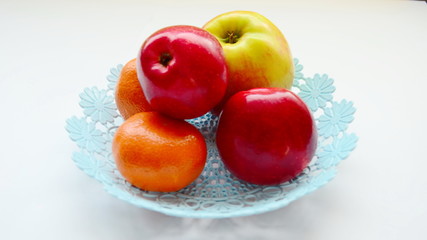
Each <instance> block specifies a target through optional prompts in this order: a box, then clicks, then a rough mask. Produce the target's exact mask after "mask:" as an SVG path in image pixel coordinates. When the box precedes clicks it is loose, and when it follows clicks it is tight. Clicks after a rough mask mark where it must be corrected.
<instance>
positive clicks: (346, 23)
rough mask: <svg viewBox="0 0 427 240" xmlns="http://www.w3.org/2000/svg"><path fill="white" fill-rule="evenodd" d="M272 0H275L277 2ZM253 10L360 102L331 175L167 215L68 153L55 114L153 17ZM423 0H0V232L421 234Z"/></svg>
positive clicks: (44, 235) (67, 110)
mask: <svg viewBox="0 0 427 240" xmlns="http://www.w3.org/2000/svg"><path fill="white" fill-rule="evenodd" d="M279 2H282V3H279ZM236 9H243V10H253V11H257V12H260V13H262V14H263V15H265V16H266V17H268V18H269V19H270V20H272V21H273V22H274V23H275V24H276V25H277V26H278V27H279V28H280V29H281V30H282V31H283V32H284V34H285V35H286V37H287V39H288V41H289V43H290V45H291V49H292V51H293V55H294V56H295V57H298V58H299V59H300V61H301V63H302V64H303V65H304V67H305V69H304V73H305V75H307V76H310V75H312V74H314V73H327V74H328V75H330V76H331V77H332V78H333V79H335V86H336V87H337V90H336V93H335V96H336V98H337V99H342V98H346V99H349V100H352V101H353V102H354V104H355V106H356V108H357V113H356V115H355V117H356V119H355V121H354V123H353V124H352V125H351V127H350V131H352V132H355V133H357V135H358V136H359V143H358V146H357V148H356V150H355V151H354V152H353V153H352V154H351V155H350V157H349V158H348V159H347V160H345V161H344V162H343V163H342V164H341V165H340V166H339V173H338V175H337V177H336V178H335V179H334V180H333V181H332V182H331V183H329V184H328V185H326V186H325V187H323V188H321V189H320V190H318V191H316V192H314V193H312V194H310V195H308V196H306V197H304V198H302V199H300V200H298V201H296V202H294V203H292V204H290V205H289V206H287V207H285V208H282V209H280V210H277V211H274V212H270V213H266V214H261V215H256V216H249V217H241V218H233V219H222V220H209V219H190V218H175V217H169V216H165V215H162V214H160V213H156V212H151V211H148V210H145V209H140V208H137V207H134V206H133V205H130V204H128V203H126V202H123V201H121V200H118V199H116V198H115V197H113V196H111V195H109V194H108V193H106V192H104V190H103V189H102V186H101V185H100V184H99V183H98V182H96V181H95V180H93V179H91V178H89V177H87V176H86V175H85V174H84V173H83V172H81V171H80V170H78V169H77V167H76V166H75V165H74V163H73V162H72V160H71V153H72V152H73V151H75V150H77V147H76V145H75V144H74V143H73V142H72V141H71V140H70V139H69V138H68V134H67V133H66V131H65V129H64V126H65V120H66V119H67V118H69V117H70V116H72V115H81V110H80V108H79V106H78V102H79V97H78V95H79V93H80V92H81V91H82V90H83V89H84V88H85V87H90V86H99V87H105V86H106V80H105V76H106V75H107V74H108V71H109V68H110V67H112V66H115V65H116V64H118V63H125V62H127V61H128V60H129V59H131V58H134V57H135V54H136V51H137V49H138V48H139V46H140V45H141V43H142V42H143V40H144V39H145V38H146V37H147V36H148V35H149V34H151V33H152V32H154V31H155V30H157V29H159V28H162V27H166V26H169V25H175V24H190V25H196V26H202V25H203V24H204V23H205V22H206V21H208V20H209V19H210V18H212V17H214V16H216V15H218V14H220V13H223V12H226V11H231V10H236ZM426 63H427V4H426V3H425V2H423V1H353V2H350V1H322V2H320V1H304V3H302V1H301V2H298V1H293V2H289V1H277V3H276V2H275V1H269V0H263V1H259V0H256V1H240V0H234V1H230V0H227V1H225V0H217V1H212V2H202V1H200V2H197V1H179V2H178V1H176V2H175V1H171V0H162V1H142V0H139V1H126V3H125V1H116V0H115V1H83V0H77V1H11V0H1V1H0V100H1V101H0V104H1V105H0V106H1V114H2V115H1V118H0V129H1V131H0V161H1V165H0V179H1V181H0V196H1V197H0V239H5V240H6V239H44V240H47V239H79V240H84V239H104V240H106V239H127V240H131V239H316V240H320V239H328V240H331V239H427V232H426V227H427V174H426V168H427V155H426V153H425V151H426V149H427V140H426V135H427V127H426V124H427V114H426V110H427V109H426V103H427V100H426V98H427V94H426V93H427V90H426V89H427V64H426Z"/></svg>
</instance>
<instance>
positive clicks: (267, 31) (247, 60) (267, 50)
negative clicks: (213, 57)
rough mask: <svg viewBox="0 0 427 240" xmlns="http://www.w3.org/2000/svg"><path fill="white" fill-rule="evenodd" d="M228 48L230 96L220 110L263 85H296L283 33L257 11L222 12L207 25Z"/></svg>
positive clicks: (226, 50) (228, 95)
mask: <svg viewBox="0 0 427 240" xmlns="http://www.w3.org/2000/svg"><path fill="white" fill-rule="evenodd" d="M203 28H204V29H205V30H207V31H208V32H210V33H211V34H212V35H214V36H215V37H216V38H217V39H218V40H219V42H220V44H221V46H222V47H223V50H224V55H225V59H226V64H227V67H228V74H229V76H228V77H229V78H228V86H227V91H226V95H225V97H224V99H223V101H222V103H220V105H219V106H218V108H217V110H220V109H221V106H222V105H223V104H224V103H225V102H226V101H227V99H228V98H230V97H231V96H232V95H233V94H235V93H237V92H239V91H243V90H249V89H252V88H260V87H278V88H287V89H290V88H291V87H292V82H293V78H294V65H293V61H292V55H291V51H290V49H289V46H288V42H287V41H286V38H285V37H284V35H283V34H282V32H281V31H280V30H279V28H277V27H276V26H275V25H274V24H273V23H272V22H271V21H270V20H268V19H267V18H266V17H264V16H262V15H261V14H259V13H256V12H250V11H233V12H228V13H224V14H221V15H219V16H217V17H215V18H213V19H212V20H210V21H209V22H208V23H206V24H205V26H204V27H203Z"/></svg>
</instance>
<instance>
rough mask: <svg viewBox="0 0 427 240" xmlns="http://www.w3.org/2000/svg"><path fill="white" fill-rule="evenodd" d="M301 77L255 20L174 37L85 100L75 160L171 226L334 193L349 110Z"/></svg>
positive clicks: (218, 23)
mask: <svg viewBox="0 0 427 240" xmlns="http://www.w3.org/2000/svg"><path fill="white" fill-rule="evenodd" d="M301 70H302V65H300V64H299V63H298V60H296V59H293V58H292V56H291V51H290V48H289V45H288V42H287V40H286V39H285V37H284V35H283V34H282V32H281V31H280V30H279V29H278V28H277V27H276V26H275V25H274V24H273V23H272V22H271V21H269V20H268V19H267V18H265V17H264V16H262V15H261V14H259V13H256V12H248V11H234V12H228V13H224V14H221V15H219V16H217V17H215V18H213V19H212V20H210V21H209V22H207V23H206V24H205V25H204V26H203V27H196V26H189V25H176V26H168V27H165V28H163V29H160V30H158V31H157V32H155V33H153V34H152V35H151V36H149V37H148V38H147V39H146V40H145V42H144V43H143V44H142V47H141V48H140V49H139V51H137V54H136V58H135V59H132V60H130V61H129V62H128V63H127V64H126V65H125V66H121V65H119V66H118V67H117V68H113V69H112V70H111V75H110V76H108V77H107V79H108V81H109V82H110V84H109V89H108V90H98V89H97V88H91V89H90V88H87V89H85V91H84V92H83V93H82V94H81V95H80V98H81V102H80V105H81V106H82V108H83V109H84V114H85V116H86V117H85V118H77V117H72V118H70V119H68V120H67V126H66V129H67V131H68V132H69V134H70V137H71V139H72V140H73V141H75V142H76V143H77V145H78V146H79V147H80V152H75V153H74V154H73V160H74V161H75V163H76V164H77V165H78V167H79V168H81V169H82V170H83V171H85V172H86V173H87V174H89V175H90V176H92V177H94V178H96V179H98V180H99V181H101V182H102V183H103V184H104V187H105V189H106V190H107V191H108V192H110V193H112V194H113V195H115V196H117V197H119V198H121V199H123V200H126V201H128V202H131V203H133V204H135V205H138V206H141V207H145V208H148V209H151V210H155V211H159V212H163V213H166V214H169V215H175V216H186V217H231V216H242V215H249V214H255V213H261V212H265V211H270V210H273V209H277V208H279V207H283V206H286V205H287V204H288V203H290V202H291V201H293V200H295V199H297V198H299V197H301V196H303V195H305V194H307V193H309V192H311V191H314V190H315V189H317V188H318V187H320V186H322V185H324V184H326V183H327V182H328V181H330V180H331V179H332V178H333V177H334V176H335V166H336V165H337V164H338V163H339V162H340V160H342V159H344V158H346V157H347V156H348V155H349V153H350V152H351V151H352V150H353V149H354V147H355V144H356V142H357V137H356V136H355V135H354V134H349V133H346V130H347V127H348V125H349V123H350V122H351V121H353V114H354V112H355V108H354V107H353V104H352V102H349V101H346V100H343V101H341V102H335V101H333V97H332V93H333V92H334V91H335V88H334V86H333V80H332V79H331V78H329V77H328V76H327V75H325V74H324V75H319V74H316V75H315V76H314V77H313V78H306V77H304V76H303V74H302V72H301ZM117 110H118V111H117Z"/></svg>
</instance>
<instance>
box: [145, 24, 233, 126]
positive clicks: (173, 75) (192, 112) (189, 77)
mask: <svg viewBox="0 0 427 240" xmlns="http://www.w3.org/2000/svg"><path fill="white" fill-rule="evenodd" d="M137 73H138V79H139V81H140V83H141V87H142V89H143V91H144V94H145V96H146V98H147V101H148V102H149V103H150V105H151V107H152V108H153V109H154V110H156V111H159V112H161V113H164V114H166V115H169V116H171V117H174V118H181V119H188V118H195V117H199V116H201V115H203V114H205V113H206V112H208V111H210V110H211V109H212V108H213V107H214V106H215V105H217V104H218V103H219V102H220V101H221V99H222V98H223V97H224V94H225V91H226V88H227V82H228V80H227V65H226V63H225V58H224V54H223V50H222V47H221V45H220V44H219V42H218V40H217V39H216V38H215V37H213V36H212V35H211V34H210V33H208V32H207V31H205V30H203V29H201V28H198V27H193V26H184V25H181V26H171V27H166V28H163V29H161V30H159V31H157V32H155V33H154V34H152V35H151V36H150V37H149V38H148V39H147V40H146V41H145V42H144V44H143V45H142V47H141V49H140V52H139V54H138V57H137Z"/></svg>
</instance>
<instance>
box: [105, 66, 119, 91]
mask: <svg viewBox="0 0 427 240" xmlns="http://www.w3.org/2000/svg"><path fill="white" fill-rule="evenodd" d="M122 68H123V65H122V64H118V65H117V66H116V67H113V68H110V74H108V75H107V81H108V89H110V90H113V91H114V89H116V85H117V80H118V79H119V76H120V72H121V71H122Z"/></svg>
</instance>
